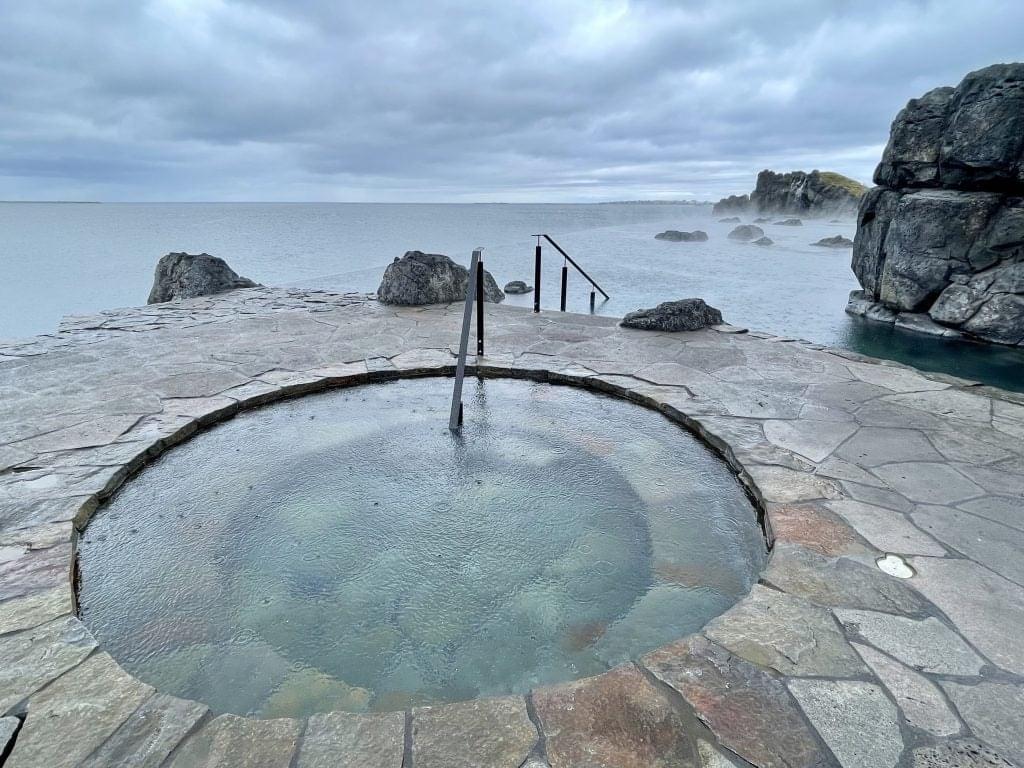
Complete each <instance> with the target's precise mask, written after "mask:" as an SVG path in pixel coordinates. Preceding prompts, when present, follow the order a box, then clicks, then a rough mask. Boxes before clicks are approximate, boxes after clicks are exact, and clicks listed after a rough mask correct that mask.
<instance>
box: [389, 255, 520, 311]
mask: <svg viewBox="0 0 1024 768" xmlns="http://www.w3.org/2000/svg"><path fill="white" fill-rule="evenodd" d="M468 282H469V270H468V269H466V267H464V266H462V265H461V264H456V263H455V262H454V261H452V260H451V259H449V258H448V257H447V256H443V255H441V254H439V253H423V252H422V251H406V253H405V255H404V256H402V258H400V259H398V258H396V259H395V260H394V261H393V262H392V263H391V264H389V265H388V268H387V269H386V270H384V277H383V279H382V280H381V283H380V287H379V288H378V289H377V298H378V299H379V300H380V301H381V303H383V304H398V305H401V306H419V305H423V304H448V303H451V302H453V301H465V299H466V287H467V284H468ZM504 298H505V294H504V293H502V292H501V289H500V288H499V287H498V284H497V282H495V280H494V277H493V276H492V275H491V273H490V272H487V271H486V270H484V301H490V302H493V303H495V304H496V303H498V302H501V301H503V300H504Z"/></svg>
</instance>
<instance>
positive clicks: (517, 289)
mask: <svg viewBox="0 0 1024 768" xmlns="http://www.w3.org/2000/svg"><path fill="white" fill-rule="evenodd" d="M485 279H486V278H485ZM532 290H533V286H532V285H527V284H526V283H524V282H523V281H522V280H511V281H509V282H507V283H505V293H512V294H518V293H529V292H530V291H532Z"/></svg>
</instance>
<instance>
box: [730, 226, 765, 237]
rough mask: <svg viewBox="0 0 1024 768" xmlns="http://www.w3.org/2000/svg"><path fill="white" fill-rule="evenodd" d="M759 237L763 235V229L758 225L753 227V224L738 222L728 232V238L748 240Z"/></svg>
mask: <svg viewBox="0 0 1024 768" xmlns="http://www.w3.org/2000/svg"><path fill="white" fill-rule="evenodd" d="M759 237H764V230H763V229H761V228H760V227H755V226H754V225H753V224H740V225H739V226H738V227H735V228H734V229H733V230H732V232H730V233H729V239H730V240H743V241H749V240H756V239H757V238H759Z"/></svg>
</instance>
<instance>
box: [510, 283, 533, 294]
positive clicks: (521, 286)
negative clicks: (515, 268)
mask: <svg viewBox="0 0 1024 768" xmlns="http://www.w3.org/2000/svg"><path fill="white" fill-rule="evenodd" d="M532 290H533V286H532V285H527V284H526V283H524V282H523V281H522V280H512V281H511V282H508V283H505V293H529V292H530V291H532Z"/></svg>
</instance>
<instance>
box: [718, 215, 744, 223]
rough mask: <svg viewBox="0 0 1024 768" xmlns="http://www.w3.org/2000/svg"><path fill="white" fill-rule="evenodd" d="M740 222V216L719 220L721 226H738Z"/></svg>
mask: <svg viewBox="0 0 1024 768" xmlns="http://www.w3.org/2000/svg"><path fill="white" fill-rule="evenodd" d="M739 221H740V217H739V216H726V217H725V218H724V219H719V220H718V223H719V224H738V223H739Z"/></svg>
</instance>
